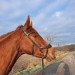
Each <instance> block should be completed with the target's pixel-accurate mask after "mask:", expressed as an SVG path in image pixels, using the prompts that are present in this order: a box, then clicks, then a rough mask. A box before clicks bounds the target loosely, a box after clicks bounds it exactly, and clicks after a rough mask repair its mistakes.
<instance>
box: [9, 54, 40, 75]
mask: <svg viewBox="0 0 75 75" xmlns="http://www.w3.org/2000/svg"><path fill="white" fill-rule="evenodd" d="M39 63H41V59H40V58H37V57H34V56H32V55H27V54H24V55H22V56H21V57H19V59H18V60H17V62H16V63H15V65H14V66H13V68H12V70H11V72H10V73H9V75H13V74H14V73H16V72H20V71H22V70H24V69H26V68H27V67H29V66H33V65H32V64H34V66H35V65H36V64H39Z"/></svg>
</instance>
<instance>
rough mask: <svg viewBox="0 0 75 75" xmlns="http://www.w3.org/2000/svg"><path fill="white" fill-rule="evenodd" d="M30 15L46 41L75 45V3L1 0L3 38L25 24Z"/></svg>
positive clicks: (67, 1)
mask: <svg viewBox="0 0 75 75" xmlns="http://www.w3.org/2000/svg"><path fill="white" fill-rule="evenodd" d="M28 15H30V17H31V20H32V22H33V27H34V28H35V29H36V30H37V31H38V32H39V33H40V35H41V36H42V37H43V38H45V36H46V35H52V36H55V37H56V38H55V39H54V42H55V43H62V44H72V43H75V0H0V35H3V34H6V33H8V32H10V31H13V30H15V29H16V27H17V26H19V25H21V24H24V23H25V21H26V18H27V16H28Z"/></svg>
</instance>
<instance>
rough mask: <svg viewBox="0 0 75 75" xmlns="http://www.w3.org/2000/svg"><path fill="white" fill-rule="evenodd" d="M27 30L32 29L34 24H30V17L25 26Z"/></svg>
mask: <svg viewBox="0 0 75 75" xmlns="http://www.w3.org/2000/svg"><path fill="white" fill-rule="evenodd" d="M24 27H25V29H28V28H30V27H32V24H31V23H30V16H28V17H27V20H26V23H25V24H24Z"/></svg>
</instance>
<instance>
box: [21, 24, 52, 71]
mask: <svg viewBox="0 0 75 75" xmlns="http://www.w3.org/2000/svg"><path fill="white" fill-rule="evenodd" d="M20 29H21V31H22V32H23V33H24V34H25V35H26V37H27V38H29V40H30V41H31V42H32V44H33V47H32V55H33V56H34V46H36V47H37V48H38V49H39V51H40V52H41V53H43V52H42V49H46V51H45V53H44V55H43V56H42V68H43V70H44V60H43V59H44V58H46V57H47V54H48V49H49V48H51V47H52V46H51V45H50V44H48V45H47V46H44V47H39V46H38V45H37V44H36V43H35V42H34V41H33V40H32V39H31V38H30V37H29V35H30V33H27V32H26V30H25V29H24V26H23V25H21V26H20Z"/></svg>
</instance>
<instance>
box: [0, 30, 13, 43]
mask: <svg viewBox="0 0 75 75" xmlns="http://www.w3.org/2000/svg"><path fill="white" fill-rule="evenodd" d="M13 33H14V31H12V32H9V33H7V34H4V35H2V36H0V42H1V41H2V40H4V39H6V38H7V37H9V36H10V35H11V34H13Z"/></svg>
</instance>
